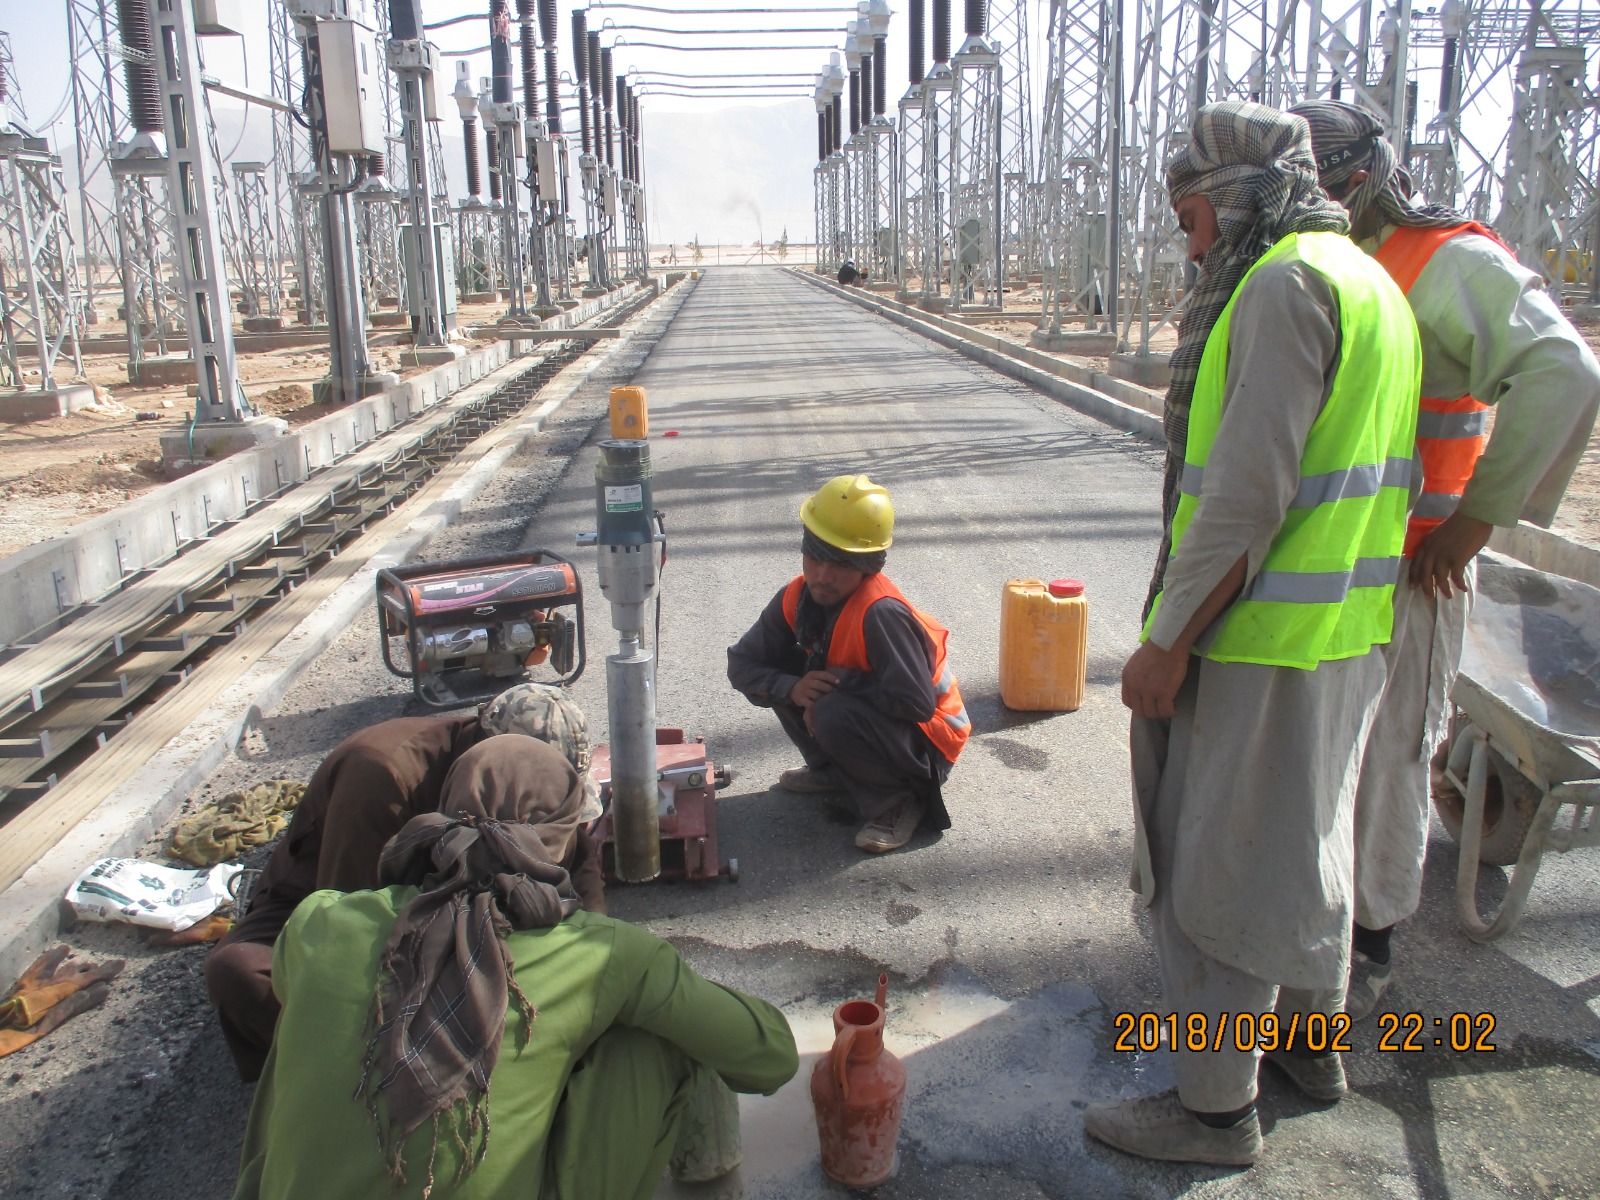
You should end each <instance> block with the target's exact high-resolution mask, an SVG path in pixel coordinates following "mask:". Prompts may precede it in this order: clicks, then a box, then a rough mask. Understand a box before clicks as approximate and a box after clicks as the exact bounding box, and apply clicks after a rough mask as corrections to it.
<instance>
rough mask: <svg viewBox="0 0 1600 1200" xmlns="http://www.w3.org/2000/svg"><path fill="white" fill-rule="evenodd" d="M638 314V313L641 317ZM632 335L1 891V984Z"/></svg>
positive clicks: (567, 379) (561, 378)
mask: <svg viewBox="0 0 1600 1200" xmlns="http://www.w3.org/2000/svg"><path fill="white" fill-rule="evenodd" d="M692 288H693V285H692V284H688V285H685V286H683V287H681V288H679V289H677V290H676V291H675V292H674V294H673V295H670V296H668V297H667V298H666V300H665V302H664V304H663V305H662V306H661V308H659V309H647V310H646V311H645V312H644V313H642V314H640V316H641V317H642V318H643V321H642V322H641V325H640V328H639V329H637V330H635V335H637V334H638V333H640V332H642V331H643V329H644V328H646V327H649V326H652V325H653V326H665V325H666V324H668V323H670V322H671V320H672V318H673V317H674V316H675V315H676V313H677V311H678V309H679V307H681V306H682V304H683V302H684V300H685V299H686V298H687V297H688V294H689V292H690V291H691V290H692ZM636 319H637V318H636ZM632 341H633V338H632V337H627V338H623V339H621V340H617V341H607V342H604V343H601V345H600V346H599V347H597V348H596V349H595V350H593V351H591V354H592V355H593V357H592V358H589V359H587V360H580V361H579V362H577V363H574V364H573V365H572V366H571V367H568V368H567V369H566V370H564V371H562V372H561V374H559V375H558V376H557V377H556V378H555V379H554V380H552V381H551V387H552V389H553V390H552V391H551V392H550V394H549V395H548V398H547V399H545V400H544V401H543V402H542V403H541V404H540V405H539V406H538V408H536V409H534V410H533V411H532V412H531V413H529V414H527V415H526V416H525V417H523V419H522V420H521V421H520V422H518V423H517V424H516V425H515V426H514V427H513V428H512V429H511V431H510V433H509V434H508V435H507V436H505V437H504V438H503V439H502V440H501V441H500V443H499V444H498V445H496V446H495V447H494V448H493V449H492V450H490V451H489V452H488V453H487V454H485V455H484V456H483V457H482V458H481V459H479V460H478V461H477V462H475V463H474V464H473V465H472V467H471V468H469V469H468V470H467V471H466V472H465V473H464V474H463V475H462V477H461V478H460V479H458V480H457V481H456V482H455V483H454V484H452V485H451V486H450V488H449V489H447V490H446V491H445V492H444V494H443V495H441V496H439V497H438V498H437V499H435V500H434V501H433V503H432V504H431V505H429V507H428V508H427V510H426V511H425V512H423V513H422V514H420V515H419V516H418V517H417V518H416V519H415V520H413V521H410V522H409V523H407V524H406V526H405V527H404V528H403V529H398V530H396V532H395V534H394V536H392V537H391V538H390V539H389V540H388V541H387V542H386V543H385V544H384V545H383V546H381V547H380V548H378V549H376V550H375V551H374V552H373V553H372V554H371V555H370V557H369V558H368V559H367V561H366V562H365V563H364V564H363V565H362V566H361V568H360V569H359V570H358V571H357V572H356V573H355V574H354V575H352V576H351V577H350V578H349V579H348V580H346V581H345V582H344V583H343V584H342V585H340V587H339V588H338V590H336V591H335V592H334V593H333V595H331V596H329V597H328V598H327V599H326V600H324V601H323V602H322V603H321V604H319V605H318V606H317V607H316V609H315V610H313V612H312V613H311V615H310V616H308V617H307V618H306V619H305V620H304V621H302V622H300V624H299V625H298V626H296V627H295V629H294V631H293V632H291V633H290V634H289V635H288V636H287V637H285V638H284V639H283V640H282V641H281V642H279V643H278V645H277V646H276V647H275V648H274V649H273V650H272V651H271V652H270V653H268V654H267V655H265V656H264V657H263V658H262V659H261V660H260V661H258V662H257V663H256V664H255V665H254V666H252V667H251V668H250V669H249V670H247V671H246V672H245V673H244V674H243V675H241V676H240V677H239V678H238V679H236V680H235V681H234V682H233V683H232V684H230V685H229V686H228V687H227V688H226V689H225V690H224V691H223V692H222V693H221V694H220V695H219V696H218V697H217V700H216V703H215V704H213V705H212V706H211V708H210V710H209V712H208V715H207V717H206V718H205V720H203V721H199V722H196V723H194V724H192V725H190V726H189V727H188V728H187V729H185V730H184V731H183V733H181V734H180V735H178V736H177V737H175V738H173V739H172V740H171V741H170V742H168V743H167V744H166V745H165V746H163V747H162V748H161V749H160V750H158V751H157V752H156V753H155V754H154V755H152V756H151V758H150V759H149V760H148V761H147V762H146V763H145V764H144V766H143V767H141V768H140V769H139V771H138V772H137V773H136V774H135V775H134V776H133V778H132V779H131V780H129V781H128V783H127V785H126V786H124V787H122V788H120V789H119V790H118V792H117V793H116V794H115V795H114V796H112V797H109V798H108V799H107V800H106V801H105V802H104V803H103V804H101V805H100V806H99V808H97V809H96V810H95V812H94V813H93V814H92V815H91V816H90V817H89V818H87V819H86V820H84V821H82V822H80V823H79V824H78V825H77V826H76V827H74V828H73V830H72V832H70V833H69V834H68V835H67V836H66V837H64V838H63V839H62V840H61V841H60V842H59V843H58V844H57V845H56V846H55V847H54V848H53V849H52V850H50V851H49V853H47V854H46V855H45V856H44V857H43V858H41V859H40V860H39V862H37V863H36V864H34V866H33V867H31V868H30V869H29V870H28V871H27V873H26V874H24V875H23V877H22V878H21V879H20V880H18V881H17V882H16V883H14V884H12V886H11V887H10V888H8V889H6V891H5V892H4V893H0V984H5V985H9V983H10V981H12V980H14V979H16V978H17V977H18V976H19V975H20V974H21V973H22V972H23V970H25V969H26V968H27V966H28V964H29V963H30V962H32V961H33V959H34V958H36V957H37V956H38V955H39V954H40V953H41V952H42V951H43V950H44V949H45V947H46V946H47V945H48V944H49V942H50V941H51V939H53V938H54V937H55V936H56V934H57V933H58V932H59V930H60V927H61V923H62V921H63V920H64V919H70V918H69V917H68V916H67V914H66V910H65V908H64V906H63V904H62V901H61V897H62V896H63V895H64V894H65V892H66V889H67V887H68V886H69V885H70V884H71V882H72V881H73V880H74V879H75V878H77V876H78V873H79V872H80V871H82V870H83V868H84V867H85V866H87V865H88V864H89V863H91V862H93V861H94V860H95V859H97V858H106V857H110V856H117V855H131V854H133V853H135V852H137V851H138V849H139V848H140V847H141V846H142V845H144V843H145V842H147V841H148V840H149V839H150V838H151V837H152V836H154V834H155V833H156V831H157V830H158V829H160V828H161V826H162V825H164V824H165V823H166V821H167V819H168V818H169V817H170V816H171V815H172V814H173V813H174V812H175V811H177V809H178V807H179V806H180V805H181V804H182V803H183V802H184V800H185V799H186V798H187V797H188V795H189V793H191V792H192V791H194V789H195V788H197V787H199V786H200V785H201V784H202V783H204V782H205V780H206V779H207V778H208V777H209V776H210V774H211V773H212V772H213V771H214V770H215V769H216V768H217V767H218V766H219V765H221V763H222V762H223V760H224V759H225V758H226V757H227V756H228V754H229V753H231V752H232V751H233V749H234V748H235V747H236V746H237V745H238V744H239V742H240V740H241V739H242V738H243V737H244V735H245V733H246V732H247V731H248V730H249V729H250V728H251V727H252V726H253V725H254V724H256V723H257V722H259V721H260V720H261V718H263V717H264V716H267V715H269V714H271V713H272V712H273V710H274V709H275V708H276V707H277V705H278V704H279V703H280V702H281V701H282V699H283V697H284V696H285V695H286V694H287V693H288V692H289V690H290V688H292V687H293V686H294V684H295V682H296V681H297V680H298V679H299V677H300V674H301V673H302V672H303V671H304V670H305V669H306V668H307V667H309V666H310V665H311V663H312V662H314V661H315V660H316V658H317V657H318V656H319V655H320V654H322V653H323V652H324V651H325V650H326V649H327V648H328V647H329V646H330V645H332V644H333V642H334V641H335V640H336V639H337V638H339V637H340V636H341V635H342V634H343V633H344V632H345V631H346V630H347V629H349V628H350V627H351V625H353V624H355V623H356V622H357V621H359V620H361V619H363V618H364V617H366V616H367V615H368V614H367V610H368V609H369V608H370V607H371V605H372V594H373V587H374V580H375V578H376V576H377V573H378V571H380V570H382V569H385V568H388V567H393V566H396V565H398V564H401V563H404V562H406V561H408V560H410V559H412V558H414V557H415V556H417V555H419V554H421V553H422V551H423V550H424V549H425V548H426V547H427V544H428V542H429V541H430V540H431V539H432V538H433V536H434V535H435V534H437V533H438V532H439V531H440V530H442V529H444V528H446V527H447V526H448V525H450V524H451V522H453V521H454V520H455V519H456V518H457V517H459V516H460V514H461V512H462V510H463V509H464V508H465V507H466V506H467V505H468V504H470V503H471V502H472V500H473V499H474V498H476V497H477V496H478V494H479V493H481V492H482V491H483V490H484V489H485V488H486V487H488V485H489V483H490V481H491V480H492V479H493V478H494V476H495V474H496V473H497V472H498V471H499V470H500V468H501V467H502V466H504V465H505V463H506V462H507V460H509V459H510V458H512V457H513V456H514V455H516V454H517V453H518V452H519V451H520V450H521V449H522V448H523V447H524V446H526V445H527V444H528V442H529V441H531V440H532V439H533V438H534V437H535V436H536V435H537V434H539V433H540V432H541V431H542V430H543V429H544V426H545V424H546V422H548V421H549V420H550V418H551V417H552V416H554V415H555V414H556V413H557V412H558V411H559V410H560V409H561V407H562V405H564V404H565V403H566V402H567V401H568V400H570V399H571V398H572V396H573V395H575V394H576V393H577V391H578V389H579V388H581V387H582V386H583V385H584V384H585V383H587V382H588V380H589V377H590V376H591V375H592V374H593V373H594V372H595V371H596V370H598V369H599V368H600V367H602V366H603V365H604V364H606V363H607V362H609V361H610V360H611V359H612V358H613V357H615V356H616V355H617V354H619V353H621V352H622V351H623V350H625V349H626V348H627V347H628V346H629V345H631V344H632Z"/></svg>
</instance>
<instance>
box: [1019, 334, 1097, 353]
mask: <svg viewBox="0 0 1600 1200" xmlns="http://www.w3.org/2000/svg"><path fill="white" fill-rule="evenodd" d="M1028 345H1030V346H1032V347H1033V348H1034V349H1036V350H1051V351H1055V352H1057V353H1061V352H1066V353H1069V354H1094V355H1099V354H1110V353H1111V352H1112V351H1113V350H1115V349H1116V348H1117V335H1116V334H1114V333H1095V332H1093V331H1092V330H1088V329H1079V330H1072V331H1068V332H1063V333H1044V332H1042V331H1039V330H1035V331H1034V332H1033V333H1031V334H1029V335H1028Z"/></svg>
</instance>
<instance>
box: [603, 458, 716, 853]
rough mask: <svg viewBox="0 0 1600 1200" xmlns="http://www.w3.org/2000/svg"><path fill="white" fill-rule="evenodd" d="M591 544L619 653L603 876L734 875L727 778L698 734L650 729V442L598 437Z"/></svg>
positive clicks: (656, 557)
mask: <svg viewBox="0 0 1600 1200" xmlns="http://www.w3.org/2000/svg"><path fill="white" fill-rule="evenodd" d="M594 475H595V516H596V529H595V532H594V533H590V534H582V535H580V536H579V538H578V544H579V545H580V546H593V547H594V548H595V550H596V552H597V553H598V555H599V561H598V563H597V564H596V566H597V570H598V574H599V576H600V591H601V593H602V594H603V595H604V596H605V598H606V600H607V601H608V602H609V603H610V605H611V625H612V628H614V629H615V630H616V631H617V651H616V653H615V654H610V655H607V656H606V707H607V711H608V713H609V715H610V719H611V744H610V745H609V746H599V747H596V748H595V751H594V759H593V764H592V767H591V770H592V771H593V774H594V780H595V782H596V783H597V784H599V785H600V791H601V798H602V800H603V801H605V803H606V813H605V816H604V817H602V818H601V820H600V823H599V826H598V827H597V829H596V836H597V837H598V839H599V840H600V842H601V844H602V846H603V847H604V855H605V867H606V873H607V875H608V877H610V878H614V879H620V880H622V881H624V882H626V883H644V882H646V881H648V880H651V879H657V878H664V879H692V880H708V879H715V878H717V877H718V876H719V875H726V876H727V877H728V878H729V879H730V880H735V881H736V880H737V879H738V878H739V860H738V859H729V860H728V862H727V864H726V865H724V864H723V863H722V861H721V859H720V858H719V856H718V852H717V789H718V788H720V787H726V786H727V785H728V784H729V783H730V782H731V776H730V775H729V773H728V772H727V771H726V770H722V771H718V770H717V769H716V767H715V766H714V765H713V764H712V762H711V760H710V759H708V758H707V757H706V748H705V740H704V739H703V738H699V737H696V738H694V739H693V740H688V739H686V738H685V737H684V731H683V730H682V729H668V728H658V727H657V726H656V694H655V684H656V655H655V646H654V645H653V644H652V645H650V646H648V647H647V646H646V645H645V643H644V630H645V618H646V612H647V611H648V610H649V608H650V605H651V601H652V600H654V601H655V607H656V630H657V632H658V633H659V631H660V627H661V621H660V612H661V608H660V582H661V568H662V566H664V565H665V562H666V522H665V518H664V517H663V515H662V514H661V513H659V512H657V511H656V509H655V504H654V497H653V495H652V491H651V470H650V443H649V442H647V441H633V440H626V439H621V438H611V439H607V440H606V441H603V442H601V443H600V460H599V462H598V463H597V464H596V466H595V473H594Z"/></svg>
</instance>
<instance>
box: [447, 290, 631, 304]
mask: <svg viewBox="0 0 1600 1200" xmlns="http://www.w3.org/2000/svg"><path fill="white" fill-rule="evenodd" d="M604 294H605V293H604V292H602V293H601V295H604ZM456 298H457V299H458V300H460V301H461V303H462V304H493V303H494V302H495V299H496V296H495V293H493V292H463V293H462V294H461V295H460V296H458V297H456Z"/></svg>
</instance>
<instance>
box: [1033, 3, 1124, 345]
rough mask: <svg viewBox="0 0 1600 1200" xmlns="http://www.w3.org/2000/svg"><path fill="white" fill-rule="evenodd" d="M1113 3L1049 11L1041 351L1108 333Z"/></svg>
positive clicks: (1060, 5)
mask: <svg viewBox="0 0 1600 1200" xmlns="http://www.w3.org/2000/svg"><path fill="white" fill-rule="evenodd" d="M1115 19H1116V13H1115V11H1114V9H1113V6H1112V2H1111V0H1097V2H1096V3H1093V4H1072V3H1067V2H1066V0H1054V2H1053V3H1052V4H1051V6H1050V31H1049V33H1050V68H1049V79H1048V82H1047V84H1046V86H1045V96H1044V123H1043V125H1044V128H1043V139H1042V161H1041V173H1042V177H1043V181H1044V184H1043V190H1042V201H1043V203H1042V209H1043V211H1042V213H1041V233H1042V242H1043V247H1042V252H1043V255H1044V305H1043V312H1044V315H1043V318H1042V319H1041V321H1040V323H1039V334H1040V339H1039V340H1040V341H1041V344H1043V345H1045V346H1046V347H1047V348H1064V346H1065V343H1057V342H1053V341H1051V340H1050V339H1059V338H1060V337H1061V335H1062V334H1063V333H1065V332H1067V325H1068V324H1069V323H1071V322H1079V323H1081V328H1082V329H1083V330H1084V331H1098V330H1103V329H1104V330H1108V329H1109V325H1108V324H1107V317H1106V310H1105V300H1106V297H1107V296H1108V295H1109V293H1110V291H1111V280H1110V268H1111V250H1112V246H1113V243H1112V241H1111V240H1110V237H1111V229H1110V222H1109V216H1108V213H1107V205H1108V204H1109V202H1110V198H1111V197H1110V191H1111V186H1110V185H1111V172H1110V169H1109V167H1108V162H1109V159H1110V156H1111V151H1110V142H1111V129H1110V123H1111V120H1112V116H1113V114H1114V112H1115V109H1116V104H1115V101H1114V98H1113V96H1112V83H1113V75H1112V73H1111V72H1109V71H1105V70H1102V69H1101V64H1102V63H1105V62H1107V61H1109V59H1110V56H1111V52H1112V43H1113V36H1112V35H1113V32H1114V22H1115Z"/></svg>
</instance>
